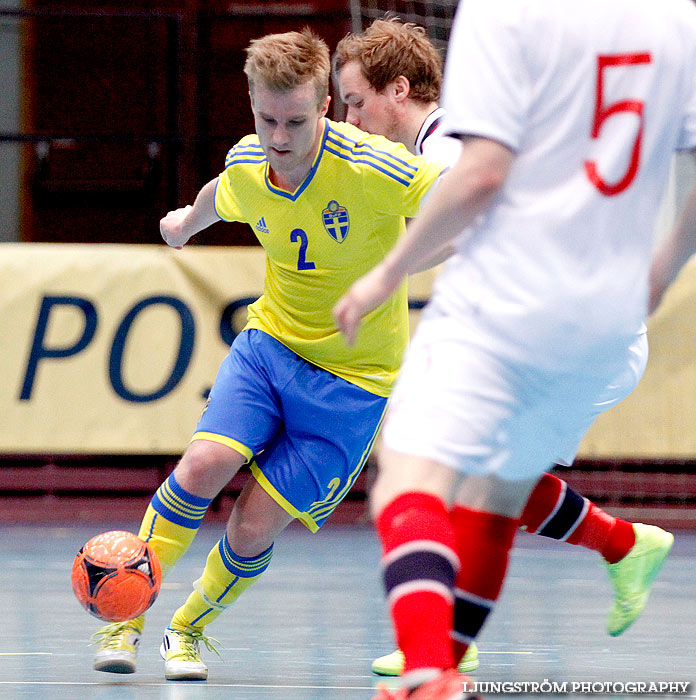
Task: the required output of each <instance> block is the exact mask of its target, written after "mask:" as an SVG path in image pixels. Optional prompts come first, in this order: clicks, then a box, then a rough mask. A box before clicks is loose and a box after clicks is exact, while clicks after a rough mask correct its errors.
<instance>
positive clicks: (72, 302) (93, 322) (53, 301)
mask: <svg viewBox="0 0 696 700" xmlns="http://www.w3.org/2000/svg"><path fill="white" fill-rule="evenodd" d="M57 306H72V307H75V308H77V309H79V310H80V311H81V312H82V316H83V320H84V326H83V329H82V334H81V336H80V337H79V338H78V339H77V340H76V341H75V342H74V343H73V344H72V345H66V346H63V347H57V348H50V347H46V345H45V344H44V340H45V338H46V330H47V328H48V322H49V319H50V316H51V312H52V310H53V308H54V307H57ZM96 330H97V310H96V309H95V308H94V304H92V302H91V301H88V300H87V299H83V298H82V297H67V296H66V297H60V296H44V297H43V299H42V301H41V309H40V310H39V317H38V319H37V321H36V328H35V329H34V339H33V341H32V344H31V352H30V353H29V360H28V361H27V371H26V373H25V375H24V382H23V384H22V391H21V393H20V395H19V398H20V401H28V400H29V399H30V398H31V392H32V390H33V388H34V378H35V377H36V371H37V369H38V367H39V362H41V360H43V359H45V358H53V359H62V358H66V357H72V356H73V355H77V354H78V353H79V352H82V351H83V350H84V349H85V348H86V347H87V346H88V345H89V344H90V342H91V341H92V338H93V337H94V333H95V332H96Z"/></svg>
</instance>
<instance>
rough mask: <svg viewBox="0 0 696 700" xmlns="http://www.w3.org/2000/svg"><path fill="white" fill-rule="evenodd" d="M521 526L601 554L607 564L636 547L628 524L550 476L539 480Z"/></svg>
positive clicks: (614, 561) (631, 527) (560, 480)
mask: <svg viewBox="0 0 696 700" xmlns="http://www.w3.org/2000/svg"><path fill="white" fill-rule="evenodd" d="M521 524H522V526H523V527H524V528H525V529H526V530H527V531H528V532H532V533H536V534H539V535H543V536H544V537H550V538H552V539H555V540H560V541H562V542H569V543H570V544H578V545H580V546H582V547H587V548H588V549H592V550H595V551H597V552H600V553H601V555H602V556H603V557H604V558H605V559H606V560H607V561H608V562H609V563H610V564H614V563H616V562H617V561H619V560H620V559H623V557H625V556H626V554H628V551H629V550H630V549H631V547H633V545H634V544H635V535H634V533H633V526H632V525H631V523H628V522H626V521H625V520H621V519H620V518H614V517H613V516H611V515H609V514H608V513H605V512H604V511H603V510H602V509H601V508H599V507H597V506H596V505H595V504H594V503H592V502H591V501H588V500H587V499H586V498H584V497H583V496H581V495H580V494H579V493H577V492H575V491H573V489H571V488H570V486H568V484H567V483H566V482H565V481H563V480H562V479H559V478H558V477H556V476H553V474H544V476H542V477H541V479H540V480H539V483H538V484H537V485H536V487H535V488H534V491H532V493H531V495H530V496H529V500H528V501H527V505H526V506H525V509H524V512H523V513H522V518H521Z"/></svg>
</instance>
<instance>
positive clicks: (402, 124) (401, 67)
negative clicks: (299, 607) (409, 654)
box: [332, 18, 673, 675]
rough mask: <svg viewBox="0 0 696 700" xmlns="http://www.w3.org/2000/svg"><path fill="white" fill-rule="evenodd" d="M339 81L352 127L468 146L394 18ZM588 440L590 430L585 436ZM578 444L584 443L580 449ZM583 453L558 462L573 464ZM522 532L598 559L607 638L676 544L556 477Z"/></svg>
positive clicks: (628, 618) (437, 72)
mask: <svg viewBox="0 0 696 700" xmlns="http://www.w3.org/2000/svg"><path fill="white" fill-rule="evenodd" d="M332 64H333V71H334V80H335V81H336V83H337V85H338V88H339V92H340V94H341V98H342V99H343V101H344V102H345V103H346V105H347V115H346V120H347V121H348V122H349V123H351V124H354V125H355V126H357V127H359V128H361V129H363V130H365V131H370V132H373V133H379V134H382V135H385V136H388V137H390V138H391V139H392V140H394V141H401V142H403V143H404V144H405V145H406V146H407V147H408V148H409V149H410V150H411V151H412V152H413V153H415V154H417V155H426V156H427V157H429V158H432V159H434V160H438V161H440V162H442V163H444V164H446V165H448V166H452V165H454V163H456V161H457V158H458V156H459V152H460V150H461V141H459V140H458V139H456V138H453V137H451V136H446V135H443V134H442V122H443V119H444V116H445V110H444V109H443V108H442V107H439V105H438V101H437V100H438V99H439V94H440V88H441V81H442V71H441V64H442V61H441V58H440V54H439V53H438V52H437V49H436V48H435V46H434V45H433V44H432V43H431V42H430V41H429V39H428V38H427V36H426V34H425V31H424V30H423V29H422V28H421V27H418V26H417V25H415V24H410V23H404V22H401V21H400V20H399V19H397V18H390V19H385V20H379V19H378V20H375V21H374V22H373V23H372V24H371V25H370V26H369V27H368V28H367V29H366V30H365V31H364V32H362V33H360V34H349V35H348V36H346V37H344V38H343V39H342V40H341V41H340V42H339V43H338V46H337V47H336V52H335V53H334V56H333V60H332ZM647 351H648V344H647V337H646V328H645V326H644V325H643V327H642V328H641V330H640V332H639V334H638V337H637V338H636V340H635V342H634V344H633V347H632V353H631V359H632V362H631V364H630V366H629V367H628V369H627V371H623V370H622V372H621V375H620V376H618V377H616V378H614V379H613V380H612V382H611V383H610V385H609V386H608V387H607V389H606V392H605V393H604V395H603V396H602V397H601V403H600V404H598V405H595V406H593V407H592V409H591V411H590V413H589V414H588V416H587V425H589V424H590V423H591V422H592V421H593V420H594V417H595V416H596V415H597V414H599V413H600V412H602V411H604V410H606V409H607V408H608V406H609V405H611V404H614V403H618V402H619V401H621V400H622V399H623V398H625V396H626V395H627V394H628V393H630V392H631V391H632V389H633V387H634V386H635V383H636V381H637V379H638V378H639V377H640V376H641V375H642V373H643V370H644V368H645V364H646V362H647V355H648V352H647ZM581 432H582V434H584V432H585V431H584V429H583V430H582V431H581ZM580 437H581V435H580V434H579V436H578V443H579V441H580ZM576 448H577V445H574V446H573V448H572V450H569V451H568V453H567V454H563V455H559V456H558V458H557V459H558V461H559V462H562V463H563V464H570V463H571V462H572V461H573V458H574V456H575V450H576ZM521 527H522V528H523V529H525V530H527V531H528V532H531V533H536V534H540V535H543V536H545V537H550V538H552V539H556V540H559V541H565V542H569V543H570V544H578V545H581V546H584V547H587V548H589V549H593V550H596V551H598V552H599V553H600V554H601V555H602V556H603V558H604V561H605V563H606V565H607V567H608V570H609V572H610V576H611V582H612V584H613V587H614V604H613V605H612V608H611V611H610V615H609V620H608V624H607V629H608V631H609V633H610V634H612V635H613V636H616V635H618V634H621V633H623V632H624V631H625V630H626V629H628V627H629V626H630V625H631V624H632V623H633V622H634V621H635V620H636V619H637V617H638V616H639V615H640V613H641V612H642V609H643V606H644V604H645V602H646V600H647V595H645V594H643V595H640V596H637V595H635V593H636V590H640V591H643V592H645V591H646V590H649V588H650V579H651V578H652V575H654V572H653V571H652V570H650V574H648V571H646V570H643V571H642V572H641V573H642V575H641V576H640V577H638V578H636V571H635V567H634V566H633V559H634V558H635V557H636V556H639V555H640V554H641V552H644V551H645V550H646V549H649V550H651V551H653V552H654V557H655V558H656V559H659V560H660V561H662V560H663V559H664V555H665V552H666V551H668V550H669V548H670V547H671V544H672V541H673V536H672V535H671V533H667V532H665V531H664V530H661V529H660V528H656V527H654V526H646V525H643V524H642V523H636V524H631V523H628V522H626V521H624V520H621V519H620V518H614V517H613V516H611V515H609V514H608V513H606V512H604V511H603V510H602V509H601V508H598V507H597V506H596V505H595V504H594V503H591V502H590V501H588V500H587V499H586V498H584V497H583V496H581V495H580V494H578V493H577V492H575V491H574V490H573V489H572V488H570V487H569V486H568V484H567V483H566V482H565V481H563V480H562V479H559V478H558V477H557V476H555V475H553V474H544V475H543V476H542V478H541V479H540V480H539V482H538V484H537V485H536V487H535V488H534V490H533V491H532V493H531V495H530V497H529V500H528V502H527V505H526V506H525V509H524V511H523V513H522V517H521ZM477 657H478V654H477V649H476V645H475V644H473V643H472V644H471V645H470V646H469V647H468V649H467V651H466V654H465V655H464V657H463V658H462V660H461V661H460V663H459V666H458V669H459V671H460V673H467V672H469V671H472V670H474V669H475V668H476V667H477V666H478V660H477ZM404 661H405V660H404V656H403V653H402V652H401V651H400V650H398V651H396V652H394V653H392V654H388V655H386V656H382V657H380V658H378V659H375V661H374V662H373V664H372V670H373V671H374V672H375V673H378V674H381V675H400V674H401V673H402V672H403V669H404Z"/></svg>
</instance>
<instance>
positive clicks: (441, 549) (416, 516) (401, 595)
mask: <svg viewBox="0 0 696 700" xmlns="http://www.w3.org/2000/svg"><path fill="white" fill-rule="evenodd" d="M377 531H378V532H379V536H380V538H381V540H382V548H383V555H382V569H383V577H384V586H385V590H386V592H387V596H388V602H389V606H390V610H391V616H392V621H393V623H394V630H395V633H396V641H397V643H398V645H399V648H400V649H401V650H402V651H403V652H404V655H405V657H406V665H405V669H404V670H405V671H412V670H414V669H418V668H443V669H446V668H453V667H454V660H453V658H452V645H451V642H450V632H451V629H452V614H453V613H452V611H453V593H452V586H453V584H454V577H455V575H456V571H457V570H458V568H459V560H458V558H457V555H456V552H455V550H454V534H453V532H452V526H451V524H450V520H449V514H448V513H447V508H446V506H445V504H444V503H443V501H442V500H440V499H439V498H436V497H435V496H431V495H429V494H425V493H407V494H404V495H401V496H399V497H397V498H396V499H395V500H394V501H392V502H391V503H390V504H389V505H388V506H387V507H386V508H385V509H384V510H383V511H382V513H381V514H380V515H379V517H378V519H377Z"/></svg>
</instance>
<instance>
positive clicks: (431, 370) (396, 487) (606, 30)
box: [335, 0, 696, 700]
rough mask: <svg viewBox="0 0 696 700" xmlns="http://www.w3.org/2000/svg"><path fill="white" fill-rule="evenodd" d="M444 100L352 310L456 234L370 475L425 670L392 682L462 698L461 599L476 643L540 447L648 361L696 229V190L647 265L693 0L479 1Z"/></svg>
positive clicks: (411, 664) (409, 646)
mask: <svg viewBox="0 0 696 700" xmlns="http://www.w3.org/2000/svg"><path fill="white" fill-rule="evenodd" d="M539 37H544V40H543V41H539ZM445 107H446V109H447V116H446V119H445V125H444V129H445V130H446V133H448V134H450V135H454V136H456V137H457V138H460V139H461V140H462V144H463V148H462V152H461V154H460V156H459V160H458V161H457V164H456V165H455V166H454V167H453V168H452V170H451V172H450V173H448V174H447V175H446V176H445V177H444V178H443V180H442V182H441V185H440V187H439V188H438V190H437V191H436V192H435V193H434V194H433V195H432V197H431V198H430V201H429V202H428V203H427V204H426V206H425V207H424V210H423V212H422V214H421V215H420V216H419V217H418V218H417V219H416V221H415V222H414V223H413V225H412V226H410V227H409V231H408V233H407V235H406V236H405V237H404V238H403V239H401V241H400V242H399V243H398V244H397V245H396V247H395V248H394V250H393V251H392V252H391V253H390V254H389V255H388V256H387V258H386V259H385V261H384V262H383V263H381V264H380V265H379V266H377V267H376V268H375V269H374V270H373V271H372V272H370V273H368V275H366V276H365V277H364V278H363V279H362V280H360V281H358V282H357V283H356V284H355V285H354V286H353V287H352V288H351V290H350V291H349V293H348V294H347V295H346V297H345V298H344V299H343V300H342V301H341V302H340V303H339V304H338V305H337V307H336V309H335V314H336V318H337V321H338V324H339V327H340V328H341V329H342V330H343V331H344V333H345V334H346V336H347V338H348V339H349V340H352V339H354V338H355V336H356V332H357V328H358V325H359V319H360V317H361V315H362V314H363V313H365V312H366V311H368V310H369V309H371V308H373V305H374V304H376V303H378V302H380V301H382V300H383V299H384V298H386V297H388V296H389V295H390V293H391V291H392V289H393V288H394V286H395V285H396V284H397V283H398V282H399V281H400V280H401V279H402V278H403V276H404V275H406V274H408V272H409V270H410V269H412V267H413V265H414V264H415V262H416V261H418V260H419V259H420V258H421V257H422V256H424V255H425V254H426V253H427V254H428V255H431V254H432V251H433V250H434V249H437V248H438V247H440V246H445V245H447V244H448V243H449V242H450V241H452V240H454V242H455V246H456V249H457V252H458V253H459V254H458V255H456V256H454V257H453V258H452V259H451V260H450V261H449V262H448V264H447V265H446V267H445V270H444V272H443V273H442V274H441V276H440V278H439V279H438V281H437V284H436V288H435V291H434V295H433V298H432V300H431V302H430V304H429V306H428V308H427V310H426V312H425V314H424V317H423V318H422V320H421V323H420V325H419V328H418V330H417V332H416V337H415V339H414V342H413V344H412V346H411V349H410V350H409V354H408V356H407V360H406V363H405V365H404V367H403V369H402V374H401V377H400V379H399V382H398V384H397V389H396V391H395V394H394V396H393V402H392V405H391V409H390V413H389V417H388V419H387V423H386V425H385V429H384V433H383V447H382V449H381V450H380V454H379V462H380V477H379V479H378V482H377V484H376V486H375V489H374V492H373V501H374V507H375V510H376V512H377V515H378V519H377V527H378V530H379V533H380V537H381V538H382V543H383V547H384V552H385V555H384V561H383V565H384V579H385V586H386V589H387V591H388V593H389V602H390V605H391V609H392V617H393V620H394V624H395V629H396V634H397V639H398V641H399V643H400V645H401V646H402V648H403V650H404V652H405V655H406V660H407V667H408V668H409V669H412V670H411V671H410V672H409V673H408V674H406V675H405V676H404V681H405V686H404V688H403V689H402V690H400V691H398V692H397V693H396V695H391V694H390V693H388V692H387V691H383V692H382V693H381V695H380V697H384V698H389V697H399V698H406V697H410V698H413V700H416V698H418V700H421V699H423V700H424V699H425V698H432V699H433V700H434V699H436V698H450V697H457V693H459V692H460V691H459V690H458V689H457V684H458V683H459V681H458V680H457V679H456V678H455V676H456V673H455V672H454V671H453V666H454V662H455V659H454V657H453V655H452V646H451V643H450V633H451V632H452V631H453V625H452V619H453V617H454V620H455V622H454V629H455V630H456V635H455V647H457V644H459V647H458V649H459V650H461V649H463V648H466V645H467V644H468V643H469V642H470V641H471V640H472V639H474V638H475V637H476V635H477V634H478V632H479V631H480V629H481V627H482V625H483V623H484V621H485V619H486V617H487V615H488V614H489V613H490V611H491V609H492V608H493V606H494V603H495V600H496V599H497V597H498V594H499V592H500V589H501V586H502V582H503V580H504V577H505V571H506V566H507V558H508V552H509V549H510V547H511V544H512V540H513V537H514V533H515V531H516V528H517V526H518V524H519V520H520V515H521V513H522V511H523V507H524V504H525V502H526V500H527V497H528V495H529V493H530V492H531V490H532V489H533V487H534V486H535V484H536V483H537V480H538V478H539V476H540V474H541V472H542V470H543V466H542V465H550V464H551V463H552V462H553V461H554V460H555V459H556V458H557V456H558V455H559V454H564V453H566V452H568V451H569V450H572V449H573V447H574V446H575V445H576V444H577V440H578V436H579V435H580V434H581V433H582V432H583V431H584V430H586V429H587V427H588V425H587V416H588V414H589V413H590V412H591V410H592V407H593V406H594V405H595V404H597V402H598V400H599V399H600V397H601V396H602V394H603V392H605V391H606V389H607V386H609V385H610V384H611V381H612V378H613V377H616V376H618V375H619V374H620V373H621V372H622V370H624V369H625V368H626V367H628V366H629V365H630V362H631V352H632V350H631V346H632V343H633V341H634V339H635V337H636V334H637V333H638V332H639V329H640V328H641V325H642V323H643V319H644V316H645V314H646V311H647V308H648V307H647V302H648V297H649V292H650V298H651V305H655V304H656V303H657V301H658V300H659V297H660V295H661V293H662V292H663V290H664V288H665V287H666V286H667V284H668V283H669V282H670V281H671V280H672V279H673V278H674V276H675V275H676V272H677V271H678V270H679V268H680V267H681V265H682V264H683V263H684V261H685V260H686V258H687V257H688V256H689V255H690V254H691V253H693V252H694V250H696V190H695V191H694V194H693V195H692V197H691V198H690V199H689V201H688V204H687V209H686V210H685V212H684V213H683V215H682V219H681V222H680V223H679V224H678V225H677V227H676V228H675V231H674V233H673V235H672V236H671V237H669V238H668V240H667V241H666V243H665V244H664V245H663V246H662V247H661V249H660V250H659V251H658V253H657V254H656V256H655V258H654V259H655V262H654V264H653V267H652V270H651V268H650V260H651V252H652V238H653V226H654V220H655V216H656V213H657V208H658V204H659V200H660V198H661V195H662V192H663V190H664V185H665V182H666V179H667V174H668V170H669V163H670V159H671V155H672V152H673V151H674V150H677V149H694V148H696V8H694V6H693V3H691V2H690V0H667V1H666V2H663V3H660V4H659V6H658V5H656V4H654V3H651V2H648V1H647V0H638V1H637V2H636V1H635V0H617V1H616V2H614V3H611V5H606V4H604V3H601V2H600V1H599V0H589V1H588V2H585V3H582V4H579V5H578V4H570V3H551V2H548V1H547V0H489V1H484V0H470V1H469V2H467V3H463V4H462V5H461V6H460V8H459V11H458V15H457V19H456V21H455V27H454V31H453V34H452V38H451V41H450V46H449V55H448V65H447V70H446V79H445ZM649 279H650V280H651V283H652V288H651V289H649ZM451 504H453V507H450V505H451ZM643 559H645V558H643ZM640 565H641V564H640V560H639V561H636V566H640ZM426 625H427V626H428V627H429V631H428V633H427V634H425V635H424V634H422V631H423V629H424V627H425V626H426ZM414 689H415V690H414ZM412 691H413V692H412Z"/></svg>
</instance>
